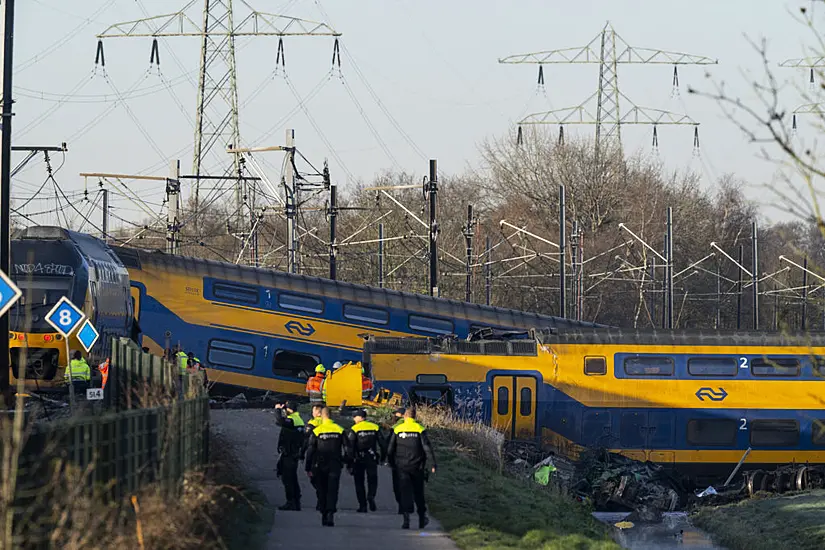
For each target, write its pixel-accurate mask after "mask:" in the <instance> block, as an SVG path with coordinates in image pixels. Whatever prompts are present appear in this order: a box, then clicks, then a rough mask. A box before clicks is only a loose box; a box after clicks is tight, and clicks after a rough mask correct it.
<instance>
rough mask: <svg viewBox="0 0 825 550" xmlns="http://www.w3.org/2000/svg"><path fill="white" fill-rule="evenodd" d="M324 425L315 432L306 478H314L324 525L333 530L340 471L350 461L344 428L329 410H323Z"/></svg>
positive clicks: (307, 457)
mask: <svg viewBox="0 0 825 550" xmlns="http://www.w3.org/2000/svg"><path fill="white" fill-rule="evenodd" d="M321 418H322V420H321V424H320V425H319V426H316V427H315V429H313V430H312V435H310V436H309V445H308V446H307V455H306V471H307V475H308V476H310V477H314V478H315V483H316V487H317V488H318V496H319V497H320V500H321V525H325V526H328V527H333V526H334V525H335V521H334V515H335V512H336V506H337V505H338V487H339V485H340V483H341V469H342V468H343V465H344V462H346V461H348V453H347V445H346V441H345V439H344V428H342V427H341V426H339V425H338V424H336V423H335V422H334V421H333V420H332V419H331V418H330V416H329V408H327V407H324V408H323V409H321Z"/></svg>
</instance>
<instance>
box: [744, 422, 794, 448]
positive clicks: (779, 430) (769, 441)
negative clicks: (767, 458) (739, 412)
mask: <svg viewBox="0 0 825 550" xmlns="http://www.w3.org/2000/svg"><path fill="white" fill-rule="evenodd" d="M750 431H751V445H753V446H759V447H792V446H794V445H797V444H798V443H799V422H797V421H796V420H754V421H753V422H751V426H750Z"/></svg>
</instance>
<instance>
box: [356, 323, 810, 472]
mask: <svg viewBox="0 0 825 550" xmlns="http://www.w3.org/2000/svg"><path fill="white" fill-rule="evenodd" d="M535 336H536V338H535V339H534V340H511V341H483V340H481V341H476V342H462V341H454V340H437V339H433V340H419V341H409V340H408V339H400V338H372V339H369V340H368V341H367V342H366V343H365V346H364V357H363V360H364V361H365V362H366V363H368V364H369V365H370V368H371V369H372V373H373V377H374V379H375V386H376V388H387V389H390V390H392V391H396V392H399V393H402V394H406V395H407V396H408V397H409V398H410V399H411V400H413V401H421V400H424V401H432V400H441V401H442V402H446V403H449V404H450V406H451V407H453V409H454V410H455V411H456V412H457V413H458V414H460V415H462V416H465V417H469V418H471V419H475V420H480V421H483V422H486V423H489V424H491V425H493V426H496V427H497V428H499V429H500V430H502V431H503V432H504V433H505V434H506V435H507V436H508V437H509V438H515V439H527V440H531V439H532V440H535V441H537V442H541V444H542V445H543V446H544V447H547V448H550V449H553V450H555V451H556V452H559V453H561V454H564V455H566V456H568V457H570V458H573V459H575V458H577V457H578V455H579V453H580V452H581V451H582V450H583V449H585V448H604V449H607V450H610V451H612V452H616V453H621V454H623V455H626V456H628V457H631V458H634V459H638V460H650V461H652V462H656V463H660V464H663V465H666V466H671V467H674V468H677V469H678V470H679V471H681V472H683V473H685V474H687V475H691V476H694V477H696V478H702V479H704V478H706V477H714V476H718V475H722V474H725V475H726V474H728V473H730V471H731V470H732V468H733V467H734V466H735V465H736V464H737V463H738V462H739V460H740V459H741V458H742V457H743V455H744V454H745V452H746V450H748V449H750V452H749V453H748V456H747V459H746V462H745V467H746V468H747V469H753V468H764V467H770V466H772V465H776V464H787V463H792V462H797V463H811V464H825V429H824V428H825V376H824V375H825V336H823V335H811V334H807V335H802V336H799V337H793V336H782V335H771V334H757V333H754V334H742V333H738V334H737V333H731V334H723V333H713V334H702V333H683V332H664V333H636V332H623V331H618V330H612V329H611V330H592V331H591V330H587V331H562V332H560V333H555V332H554V331H540V332H538V333H536V334H535Z"/></svg>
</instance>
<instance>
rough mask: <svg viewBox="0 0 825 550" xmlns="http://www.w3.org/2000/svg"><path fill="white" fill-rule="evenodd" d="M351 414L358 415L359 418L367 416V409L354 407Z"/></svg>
mask: <svg viewBox="0 0 825 550" xmlns="http://www.w3.org/2000/svg"><path fill="white" fill-rule="evenodd" d="M352 416H353V418H354V417H356V416H360V417H361V418H366V417H367V411H365V410H364V409H356V410H355V411H354V412H353V413H352Z"/></svg>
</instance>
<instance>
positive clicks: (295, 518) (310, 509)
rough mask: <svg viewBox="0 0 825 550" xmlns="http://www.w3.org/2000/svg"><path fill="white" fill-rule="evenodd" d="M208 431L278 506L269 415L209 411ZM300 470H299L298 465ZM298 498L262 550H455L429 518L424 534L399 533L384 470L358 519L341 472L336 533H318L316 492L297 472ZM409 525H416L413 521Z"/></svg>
mask: <svg viewBox="0 0 825 550" xmlns="http://www.w3.org/2000/svg"><path fill="white" fill-rule="evenodd" d="M211 415H212V424H213V430H214V431H216V432H218V433H222V434H223V435H224V437H226V439H227V440H228V441H229V442H230V443H232V445H233V446H234V447H235V449H234V450H235V456H237V457H238V460H239V461H240V463H241V465H242V466H243V468H244V471H245V473H246V475H247V477H248V478H249V480H250V481H251V482H252V483H255V484H256V485H257V486H258V488H259V489H260V490H261V491H263V493H264V494H265V495H266V498H267V499H268V500H269V502H270V503H271V504H274V505H275V506H281V505H282V504H283V503H284V501H285V498H284V488H283V484H282V483H281V480H280V479H278V478H276V477H275V462H276V460H277V450H276V449H277V443H278V431H279V430H278V426H277V425H276V424H275V418H274V416H273V411H271V410H256V409H245V410H214V411H211ZM301 466H303V464H302V465H301ZM298 477H299V479H300V480H301V492H302V493H303V497H302V502H301V505H302V506H303V509H302V510H301V511H300V512H283V511H281V510H277V511H276V512H275V521H274V523H273V525H272V531H271V533H270V538H269V543H268V544H267V545H266V548H267V549H278V548H284V549H289V550H296V549H300V550H315V549H318V550H326V549H330V548H335V549H336V550H348V549H356V548H357V549H359V550H363V549H364V548H369V547H373V546H377V545H380V546H381V547H383V548H391V549H392V550H408V549H409V550H413V549H415V550H419V549H420V550H455V549H457V546H456V545H455V544H454V543H453V542H452V541H451V540H450V539H449V538H448V537H447V535H446V534H445V533H444V532H443V531H442V530H441V526H440V525H439V524H438V522H437V521H436V520H435V519H434V518H432V517H430V524H429V525H428V526H427V528H426V529H425V530H423V531H419V530H418V529H415V528H413V529H410V530H409V531H407V530H403V529H401V516H399V515H398V514H397V513H396V512H397V511H398V506H397V505H396V503H395V498H394V497H393V494H392V475H391V473H390V470H389V469H388V468H386V467H380V468H379V469H378V496H377V498H376V499H375V500H376V503H377V504H378V511H377V512H370V513H367V514H358V513H356V512H355V510H356V509H357V508H358V500H357V499H356V497H355V487H354V484H353V481H352V476H350V475H349V474H347V473H346V471H345V472H344V475H343V476H341V490H340V494H339V498H338V513H336V514H335V527H332V528H330V527H322V526H321V515H320V513H318V512H316V511H315V491H314V489H313V488H312V485H310V483H309V480H308V479H307V477H306V475H304V474H303V472H301V471H299V476H298ZM411 519H412V521H411V522H410V523H411V524H412V526H413V527H416V526H417V525H418V517H417V516H413V517H412V518H411Z"/></svg>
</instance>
